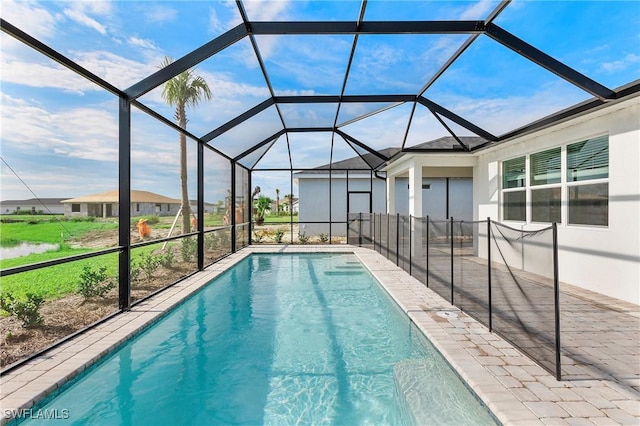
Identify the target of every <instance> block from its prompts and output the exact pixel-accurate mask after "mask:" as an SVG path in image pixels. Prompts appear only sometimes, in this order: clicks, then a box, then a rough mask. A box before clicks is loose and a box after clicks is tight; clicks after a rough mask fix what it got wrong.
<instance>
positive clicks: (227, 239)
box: [218, 231, 231, 247]
mask: <svg viewBox="0 0 640 426" xmlns="http://www.w3.org/2000/svg"><path fill="white" fill-rule="evenodd" d="M218 239H219V241H220V245H221V246H222V247H230V246H231V233H230V232H229V231H223V232H222V233H221V234H220V235H219V236H218Z"/></svg>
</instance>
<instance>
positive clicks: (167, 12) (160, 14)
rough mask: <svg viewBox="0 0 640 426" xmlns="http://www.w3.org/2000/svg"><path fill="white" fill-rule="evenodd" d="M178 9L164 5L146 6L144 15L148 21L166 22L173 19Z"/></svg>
mask: <svg viewBox="0 0 640 426" xmlns="http://www.w3.org/2000/svg"><path fill="white" fill-rule="evenodd" d="M177 14H178V13H177V11H176V10H175V9H173V8H171V7H167V6H165V5H164V4H163V5H155V6H145V8H144V15H145V18H146V21H147V22H153V23H164V22H169V21H173V20H174V19H175V17H176V15H177Z"/></svg>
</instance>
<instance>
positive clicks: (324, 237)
mask: <svg viewBox="0 0 640 426" xmlns="http://www.w3.org/2000/svg"><path fill="white" fill-rule="evenodd" d="M327 241H329V235H327V234H320V242H321V243H326V242H327Z"/></svg>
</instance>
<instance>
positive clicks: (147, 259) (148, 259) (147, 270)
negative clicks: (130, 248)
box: [140, 253, 160, 280]
mask: <svg viewBox="0 0 640 426" xmlns="http://www.w3.org/2000/svg"><path fill="white" fill-rule="evenodd" d="M158 266H160V262H159V261H158V258H156V256H154V255H153V254H151V253H145V254H143V255H142V256H141V257H140V269H142V271H143V272H144V274H145V275H146V276H147V279H149V280H150V279H152V278H153V273H154V272H155V271H156V269H158Z"/></svg>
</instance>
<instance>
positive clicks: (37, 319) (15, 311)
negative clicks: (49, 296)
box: [0, 293, 44, 328]
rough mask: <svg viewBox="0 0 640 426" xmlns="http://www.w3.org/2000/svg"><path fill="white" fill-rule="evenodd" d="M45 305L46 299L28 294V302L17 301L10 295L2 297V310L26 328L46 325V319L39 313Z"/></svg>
mask: <svg viewBox="0 0 640 426" xmlns="http://www.w3.org/2000/svg"><path fill="white" fill-rule="evenodd" d="M43 303H44V298H42V297H41V296H38V295H35V294H32V293H27V294H26V300H20V299H16V298H15V297H14V296H13V295H12V294H10V293H7V294H3V295H2V296H0V309H2V310H3V311H5V312H7V313H8V314H10V315H13V316H14V317H16V318H18V319H19V320H20V321H22V326H23V327H25V328H29V327H35V326H38V325H42V324H43V323H44V318H43V317H42V315H41V314H40V312H38V310H39V309H40V306H42V304H43Z"/></svg>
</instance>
